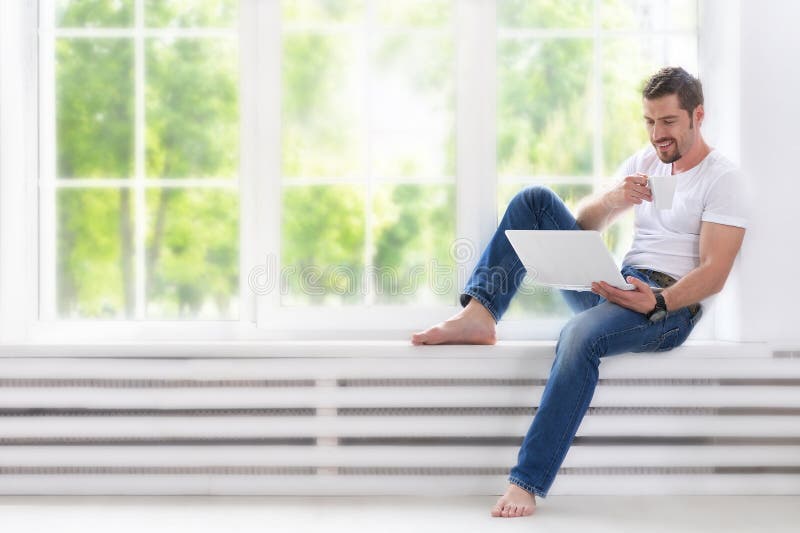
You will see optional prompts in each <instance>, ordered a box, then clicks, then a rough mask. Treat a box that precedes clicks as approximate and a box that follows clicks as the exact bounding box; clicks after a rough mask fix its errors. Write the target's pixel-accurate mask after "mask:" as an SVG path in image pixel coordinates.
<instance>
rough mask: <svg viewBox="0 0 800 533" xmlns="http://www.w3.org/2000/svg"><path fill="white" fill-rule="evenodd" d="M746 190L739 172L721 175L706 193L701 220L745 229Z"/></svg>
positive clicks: (742, 176)
mask: <svg viewBox="0 0 800 533" xmlns="http://www.w3.org/2000/svg"><path fill="white" fill-rule="evenodd" d="M746 189H747V188H746V183H745V179H744V175H743V174H742V173H741V171H739V170H734V171H731V172H726V173H724V174H721V175H720V176H719V177H718V178H717V179H716V180H714V182H713V183H712V184H711V185H710V187H709V189H708V192H707V193H706V203H705V208H704V209H703V215H702V217H701V220H704V221H706V222H715V223H717V224H726V225H728V226H738V227H740V228H746V227H747V219H748V216H749V214H748V205H747V190H746Z"/></svg>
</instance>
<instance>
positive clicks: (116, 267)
mask: <svg viewBox="0 0 800 533" xmlns="http://www.w3.org/2000/svg"><path fill="white" fill-rule="evenodd" d="M39 28H40V32H39V44H40V46H39V62H40V67H39V87H40V91H39V92H40V109H39V118H40V122H39V128H40V129H39V139H40V143H39V146H40V151H39V185H40V187H39V223H40V234H39V235H40V242H39V245H40V246H39V256H38V268H39V285H38V287H39V293H38V294H39V304H40V309H39V317H40V318H41V319H45V320H55V321H56V322H57V321H59V320H64V319H81V320H85V322H86V323H88V324H91V323H95V322H96V321H97V320H98V319H112V320H116V321H118V322H119V323H127V322H129V321H131V320H137V321H144V322H147V323H154V322H156V321H165V320H172V319H187V323H189V324H191V323H197V328H198V330H199V329H204V328H207V327H208V325H209V324H212V323H220V322H221V321H229V322H231V323H239V324H247V323H249V321H250V320H252V319H253V318H255V319H256V322H257V324H258V326H259V327H260V328H262V329H261V330H254V332H251V333H249V334H250V335H252V336H254V337H258V336H260V335H262V334H267V333H266V332H270V331H273V332H274V331H286V330H289V329H296V330H300V332H299V333H297V335H300V336H305V335H307V334H309V335H310V334H312V332H313V331H315V330H316V331H326V332H327V333H326V335H328V334H330V335H337V334H339V333H338V332H339V331H341V330H342V329H343V328H345V327H349V328H351V329H352V330H353V331H358V332H362V333H363V332H365V331H367V334H366V336H368V331H373V332H375V331H379V330H393V331H395V334H397V335H398V337H399V336H402V337H403V338H405V336H406V335H407V332H408V331H410V330H411V329H414V328H419V327H423V326H426V325H428V324H429V323H431V322H433V321H438V320H441V319H442V318H444V317H446V316H447V315H448V314H449V313H451V312H453V311H454V310H456V309H457V308H458V302H457V296H458V291H459V289H460V288H461V286H462V285H463V283H464V281H465V279H466V276H467V275H468V274H469V271H470V270H471V268H472V266H473V265H474V263H475V261H476V260H477V255H478V253H479V252H480V250H481V249H482V247H483V246H485V244H486V243H487V242H488V238H489V236H490V235H491V234H492V232H493V230H494V227H495V225H496V222H497V216H498V215H499V214H501V213H502V211H503V210H504V208H505V205H506V204H507V202H508V200H509V199H510V198H511V197H512V196H513V194H515V193H516V192H517V191H518V190H519V189H520V188H522V187H524V186H526V185H533V184H545V185H548V186H551V187H553V188H554V189H555V190H556V191H557V192H558V193H559V194H560V195H561V196H562V198H564V199H565V200H566V202H567V204H568V205H570V207H572V208H574V207H575V205H576V204H577V201H578V200H579V199H580V198H582V197H584V196H585V195H587V194H589V193H590V192H592V191H593V190H594V189H595V188H597V187H600V186H603V185H604V184H605V183H606V182H607V180H608V178H609V177H610V176H611V175H612V174H613V172H614V170H615V168H616V166H617V165H618V164H619V163H621V162H622V160H623V158H624V157H626V156H627V155H629V154H631V153H633V152H634V151H635V150H637V149H638V148H640V147H641V146H643V145H644V144H645V142H646V136H645V130H644V127H643V125H642V123H641V118H640V114H641V103H640V98H639V93H638V87H639V85H640V84H641V82H642V81H643V77H644V76H646V75H647V74H649V73H650V72H652V71H653V70H654V69H655V68H657V67H658V66H660V65H662V64H666V63H679V64H681V65H683V66H685V67H686V68H688V69H689V70H691V71H694V72H697V53H698V50H697V2H696V0H669V1H657V0H574V1H573V2H558V1H555V0H525V1H523V0H496V1H495V2H491V1H485V2H471V1H468V0H427V1H422V0H408V1H402V2H397V1H391V0H336V1H332V0H282V1H278V0H275V1H270V2H263V1H258V0H239V1H237V0H226V1H211V0H171V1H166V0H40V5H39ZM630 231H631V220H623V221H622V222H621V223H619V224H618V225H617V226H615V227H613V228H612V229H610V230H609V231H608V232H606V239H607V243H608V244H609V246H610V247H611V248H612V249H613V250H614V252H615V254H616V255H617V257H618V258H619V259H621V257H622V254H623V253H624V251H625V250H626V248H627V247H628V245H629V244H630V240H629V239H630ZM465 243H467V244H468V248H470V250H469V251H468V252H467V253H464V250H463V249H460V247H463V246H462V245H464V244H465ZM523 292H525V293H526V294H522V295H520V296H519V297H518V298H516V299H515V301H514V302H513V303H512V307H511V308H510V310H509V313H508V314H507V315H506V317H507V320H504V322H509V323H514V322H520V323H524V329H521V330H520V331H521V332H522V333H521V334H522V335H524V336H525V337H528V338H529V337H539V338H550V337H552V336H553V335H554V333H555V332H556V331H557V329H555V328H553V327H544V326H542V325H541V324H544V323H545V322H547V320H545V319H546V318H549V319H552V320H554V321H555V322H559V321H562V320H563V319H564V318H565V317H566V316H567V315H568V311H567V309H566V306H565V305H564V304H563V303H562V302H561V298H560V296H559V295H558V293H557V292H553V291H546V290H542V289H541V288H536V287H533V286H530V285H528V284H526V285H525V286H524V287H523ZM527 293H532V294H527ZM148 321H149V322H148ZM400 330H402V332H400V333H398V331H400ZM187 331H188V330H187ZM357 334H359V333H353V335H357ZM511 336H513V335H506V338H509V337H511Z"/></svg>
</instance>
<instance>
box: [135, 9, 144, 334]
mask: <svg viewBox="0 0 800 533" xmlns="http://www.w3.org/2000/svg"><path fill="white" fill-rule="evenodd" d="M135 8H136V18H135V24H136V33H135V37H134V86H135V89H134V94H135V102H134V117H135V124H134V135H135V143H134V150H135V152H134V153H135V158H134V165H135V166H134V173H135V176H134V180H135V183H136V185H135V187H134V209H133V213H134V214H133V220H134V228H135V237H134V243H135V244H134V254H133V255H134V257H135V258H136V268H135V271H136V275H135V278H134V279H135V280H136V281H135V294H136V306H135V308H134V309H135V310H134V317H135V318H136V319H137V320H141V319H143V318H144V315H145V308H146V304H147V301H146V299H147V287H146V283H147V272H146V271H145V269H146V268H147V261H146V257H145V251H146V234H147V198H146V196H145V188H144V180H145V179H146V178H145V101H144V97H145V87H146V84H145V46H144V33H143V31H142V30H143V29H144V0H136V3H135Z"/></svg>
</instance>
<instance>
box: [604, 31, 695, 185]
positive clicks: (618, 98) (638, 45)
mask: <svg viewBox="0 0 800 533" xmlns="http://www.w3.org/2000/svg"><path fill="white" fill-rule="evenodd" d="M664 65H681V66H683V67H684V68H685V69H686V70H688V71H689V72H691V73H695V74H696V72H697V45H696V42H695V40H694V39H688V38H681V37H652V38H635V37H630V38H614V39H607V40H605V41H604V43H603V64H602V68H603V88H604V90H603V96H604V106H603V146H604V151H605V153H604V159H605V172H606V174H608V175H610V174H612V173H614V172H615V171H616V169H617V168H619V165H620V164H622V162H623V161H624V160H625V158H627V157H629V156H630V155H632V154H633V153H634V152H635V151H637V150H639V149H641V148H643V147H644V146H645V145H646V143H647V142H648V141H647V132H646V130H645V125H644V120H643V118H642V87H643V85H644V82H645V81H646V78H647V76H649V75H650V74H652V73H653V72H655V71H656V70H658V69H659V68H661V67H662V66H664Z"/></svg>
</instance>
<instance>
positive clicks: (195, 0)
mask: <svg viewBox="0 0 800 533" xmlns="http://www.w3.org/2000/svg"><path fill="white" fill-rule="evenodd" d="M144 13H145V24H146V25H147V26H150V27H159V26H173V27H202V26H206V27H216V28H222V27H232V26H236V24H237V22H238V16H239V15H238V0H145V6H144Z"/></svg>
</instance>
